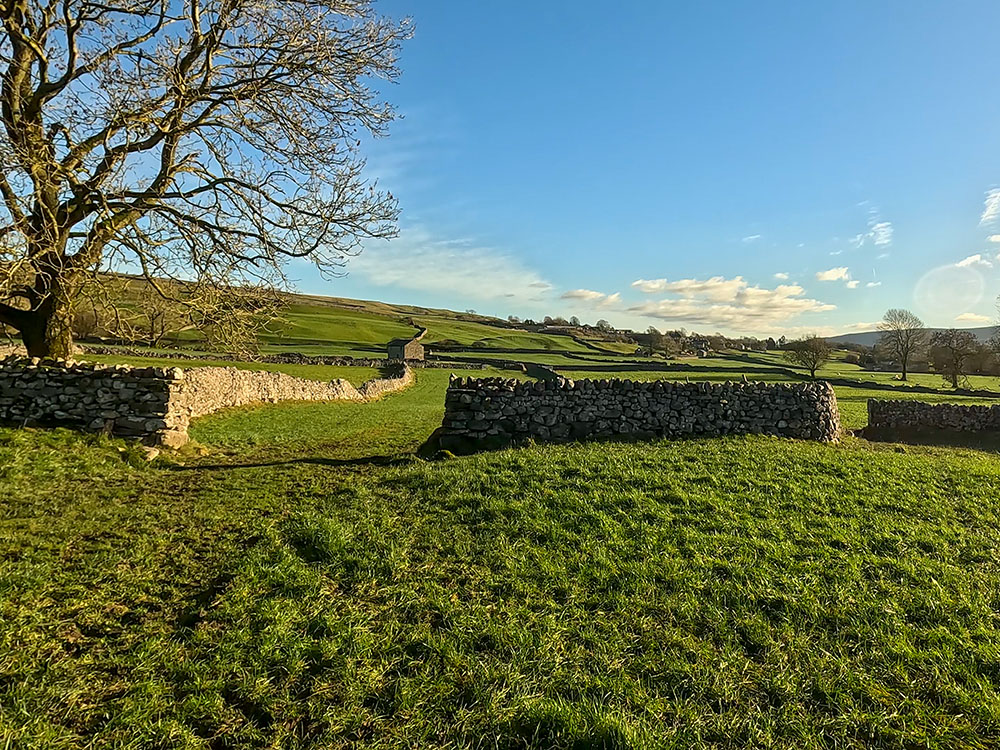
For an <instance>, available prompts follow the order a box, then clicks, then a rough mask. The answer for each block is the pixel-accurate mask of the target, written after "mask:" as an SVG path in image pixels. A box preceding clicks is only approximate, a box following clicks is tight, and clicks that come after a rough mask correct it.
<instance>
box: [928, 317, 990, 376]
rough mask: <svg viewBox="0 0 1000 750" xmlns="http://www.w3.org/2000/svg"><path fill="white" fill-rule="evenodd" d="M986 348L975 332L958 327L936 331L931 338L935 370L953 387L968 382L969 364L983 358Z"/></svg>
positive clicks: (931, 354) (932, 359) (931, 353)
mask: <svg viewBox="0 0 1000 750" xmlns="http://www.w3.org/2000/svg"><path fill="white" fill-rule="evenodd" d="M985 353H986V348H985V347H984V346H983V345H982V344H981V343H980V341H979V339H977V338H976V337H975V335H974V334H972V333H969V332H968V331H962V330H959V329H957V328H949V329H947V330H944V331H935V332H934V334H933V335H932V336H931V339H930V356H931V362H932V363H933V365H934V370H935V372H938V373H940V374H941V377H943V378H944V380H945V382H946V383H948V384H949V385H951V387H952V388H958V387H959V386H960V385H965V384H966V383H967V382H968V374H969V365H970V364H971V362H972V361H973V360H974V359H977V358H981V357H982V356H983V355H984V354H985Z"/></svg>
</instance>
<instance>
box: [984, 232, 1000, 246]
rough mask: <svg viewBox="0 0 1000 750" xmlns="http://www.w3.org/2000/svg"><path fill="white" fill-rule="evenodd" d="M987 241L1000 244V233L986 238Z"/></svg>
mask: <svg viewBox="0 0 1000 750" xmlns="http://www.w3.org/2000/svg"><path fill="white" fill-rule="evenodd" d="M986 241H987V242H993V243H997V244H1000V234H991V235H990V236H989V237H987V238H986Z"/></svg>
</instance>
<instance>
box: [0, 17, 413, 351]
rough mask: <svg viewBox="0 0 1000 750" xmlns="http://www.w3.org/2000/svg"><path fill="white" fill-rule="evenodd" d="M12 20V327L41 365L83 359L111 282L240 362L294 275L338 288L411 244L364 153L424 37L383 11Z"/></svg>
mask: <svg viewBox="0 0 1000 750" xmlns="http://www.w3.org/2000/svg"><path fill="white" fill-rule="evenodd" d="M0 16H2V19H3V25H2V27H0V77H2V86H0V110H2V113H3V116H2V118H0V324H4V325H6V326H9V327H11V328H13V329H15V330H16V331H17V332H18V334H19V335H20V336H21V338H22V340H23V341H24V344H25V346H26V347H27V349H28V352H29V353H30V354H31V355H34V356H40V357H46V356H51V357H66V356H68V355H69V354H70V352H71V345H72V339H73V325H74V318H73V316H74V311H75V309H76V308H77V307H79V306H80V305H81V304H82V303H83V301H84V300H85V299H87V297H88V296H94V295H93V294H88V291H87V290H88V288H93V287H95V286H96V287H102V286H104V285H105V284H107V283H108V280H109V279H113V278H114V274H113V273H108V272H114V271H129V272H133V273H138V274H141V275H142V276H143V277H144V278H145V279H146V280H147V281H148V282H149V284H150V286H151V290H150V294H151V295H155V296H159V297H161V298H163V299H169V300H171V301H172V302H174V303H175V304H177V305H179V306H181V307H183V308H185V309H186V314H187V316H188V318H189V319H190V320H192V321H193V322H194V324H196V325H197V326H199V327H200V328H202V329H203V330H206V331H208V332H209V334H210V337H211V338H213V339H214V340H217V341H220V342H222V343H224V344H232V343H233V342H234V341H239V340H243V339H244V338H245V337H244V336H243V334H242V333H241V332H244V331H246V330H247V329H248V328H252V327H253V326H255V325H257V324H259V322H260V321H261V320H262V319H266V318H267V314H266V313H267V312H268V309H269V306H270V305H271V304H273V302H274V300H275V298H276V293H277V290H280V289H282V288H284V287H285V286H286V283H287V282H286V279H285V276H284V267H285V263H286V262H287V261H288V260H289V259H304V260H307V261H310V262H312V263H313V264H314V265H315V266H317V267H318V268H319V269H320V271H321V272H324V273H327V274H337V273H338V272H339V271H340V269H341V268H342V266H343V265H344V263H345V260H346V259H347V258H348V257H350V256H351V255H352V254H355V253H356V252H358V251H360V248H361V243H362V241H363V240H365V239H369V238H388V237H391V236H393V235H394V233H395V226H396V218H397V207H396V201H395V199H394V198H393V196H392V195H391V194H389V193H387V192H384V191H381V190H379V189H378V188H377V187H376V186H375V185H374V184H373V183H371V182H370V181H368V180H367V179H366V178H365V176H364V174H363V168H364V160H363V159H362V158H361V155H360V148H361V143H362V140H361V137H360V136H361V135H362V134H364V133H367V134H369V135H372V136H380V135H384V134H385V133H386V129H387V127H388V125H389V123H390V122H391V121H392V120H393V119H394V112H393V109H392V107H391V106H390V105H389V104H387V103H386V102H384V101H382V100H381V99H380V97H379V96H378V95H377V93H376V91H375V89H374V88H373V87H372V86H371V83H370V82H371V81H372V80H379V79H381V80H392V79H394V78H395V77H396V75H397V74H398V69H397V64H396V58H397V53H398V50H399V48H400V45H401V43H402V41H403V40H404V39H406V38H407V37H408V36H409V33H410V31H409V25H408V24H407V23H406V22H394V21H392V20H391V19H387V18H384V17H381V16H379V15H378V14H377V13H376V12H375V10H374V7H373V2H372V0H338V2H334V3H308V2H285V1H284V0H256V1H255V2H246V1H245V0H232V1H231V2H218V1H217V0H184V2H171V1H170V0H63V2H59V3H53V2H48V0H20V1H19V2H15V3H8V4H7V5H6V7H5V10H4V11H3V12H2V13H0ZM171 278H173V279H179V280H184V282H185V284H184V285H183V287H181V286H177V285H170V284H164V283H161V282H162V280H163V279H171ZM179 289H183V293H178V290H179ZM112 318H113V316H112ZM114 322H115V321H114V319H112V320H109V321H107V322H106V323H107V324H112V323H114ZM155 334H156V332H155V331H153V332H152V336H154V337H155Z"/></svg>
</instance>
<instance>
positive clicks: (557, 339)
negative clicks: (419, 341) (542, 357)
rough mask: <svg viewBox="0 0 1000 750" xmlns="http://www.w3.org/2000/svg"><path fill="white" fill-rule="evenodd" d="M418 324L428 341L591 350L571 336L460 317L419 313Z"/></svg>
mask: <svg viewBox="0 0 1000 750" xmlns="http://www.w3.org/2000/svg"><path fill="white" fill-rule="evenodd" d="M414 320H415V321H416V322H417V324H418V325H422V326H424V327H425V328H427V335H426V336H425V340H426V341H427V343H429V344H433V343H434V342H435V341H442V340H445V339H450V340H452V341H457V342H458V343H460V344H464V345H465V346H472V345H473V344H475V343H476V342H481V343H482V344H483V345H484V346H487V347H494V348H501V349H548V350H552V351H571V352H586V351H589V350H588V349H587V347H585V346H583V344H580V343H578V342H577V341H574V340H573V339H572V338H571V337H570V336H557V335H554V334H544V333H530V332H528V331H518V330H513V329H505V328H497V327H494V326H488V325H483V324H482V323H476V322H470V321H464V320H457V319H454V318H449V317H444V316H417V317H415V318H414Z"/></svg>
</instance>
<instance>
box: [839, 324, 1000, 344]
mask: <svg viewBox="0 0 1000 750" xmlns="http://www.w3.org/2000/svg"><path fill="white" fill-rule="evenodd" d="M928 330H930V331H931V332H932V333H933V332H934V331H943V330H945V329H944V328H930V329H928ZM963 330H966V331H969V332H970V333H973V334H975V336H976V338H978V339H979V340H980V341H988V340H989V339H990V338H992V337H993V335H994V334H995V333H996V332H997V327H996V326H982V327H981V328H965V329H963ZM880 335H881V334H880V333H879V332H878V331H865V332H863V333H845V334H842V335H840V336H830V337H829V338H827V341H829V342H830V343H831V344H854V345H860V346H875V344H876V342H877V341H878V337H879V336H880Z"/></svg>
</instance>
